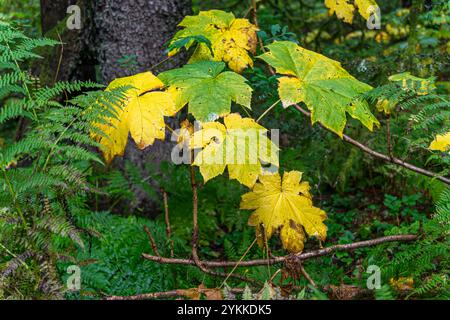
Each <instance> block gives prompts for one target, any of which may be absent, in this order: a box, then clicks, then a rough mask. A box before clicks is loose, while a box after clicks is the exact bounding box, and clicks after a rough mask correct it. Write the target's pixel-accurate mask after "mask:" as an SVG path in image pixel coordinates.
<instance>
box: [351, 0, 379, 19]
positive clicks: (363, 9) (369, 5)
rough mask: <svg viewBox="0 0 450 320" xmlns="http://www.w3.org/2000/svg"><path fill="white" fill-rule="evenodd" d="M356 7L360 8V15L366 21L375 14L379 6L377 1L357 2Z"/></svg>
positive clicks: (359, 0)
mask: <svg viewBox="0 0 450 320" xmlns="http://www.w3.org/2000/svg"><path fill="white" fill-rule="evenodd" d="M355 6H356V7H358V11H359V14H360V15H361V16H362V17H363V18H364V19H366V20H369V18H370V16H371V15H372V14H374V13H375V10H376V8H377V7H378V4H377V3H376V1H375V0H355Z"/></svg>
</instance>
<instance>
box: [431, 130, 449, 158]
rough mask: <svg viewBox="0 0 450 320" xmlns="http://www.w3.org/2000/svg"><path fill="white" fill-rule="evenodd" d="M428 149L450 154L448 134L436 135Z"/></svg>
mask: <svg viewBox="0 0 450 320" xmlns="http://www.w3.org/2000/svg"><path fill="white" fill-rule="evenodd" d="M428 149H430V150H435V151H442V152H446V151H449V153H450V132H447V133H446V134H438V135H437V136H436V138H435V139H434V140H433V142H431V144H430V146H429V147H428Z"/></svg>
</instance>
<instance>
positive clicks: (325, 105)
mask: <svg viewBox="0 0 450 320" xmlns="http://www.w3.org/2000/svg"><path fill="white" fill-rule="evenodd" d="M267 48H269V50H270V51H269V52H267V53H264V54H263V55H261V56H259V58H261V59H263V60H264V61H266V62H267V63H268V64H270V65H271V66H272V67H274V68H275V69H276V71H277V72H278V73H279V74H282V75H284V76H283V77H281V78H279V79H278V81H279V87H278V92H279V95H280V99H281V101H282V103H283V106H284V107H285V108H287V107H289V106H290V105H293V104H295V103H299V102H304V103H305V104H306V106H307V107H308V109H309V110H310V111H311V120H312V123H313V124H314V123H315V122H320V123H321V124H322V125H324V126H325V127H326V128H328V129H330V130H332V131H334V132H336V133H337V134H338V135H339V136H341V137H342V135H343V131H344V128H345V125H346V122H347V116H346V113H348V114H349V115H350V116H351V117H353V118H355V119H358V120H359V121H361V123H362V124H363V125H365V126H366V127H367V128H368V129H369V130H373V125H374V124H375V125H379V122H378V120H377V119H376V118H375V116H374V115H373V114H372V113H371V112H370V109H369V106H368V104H367V102H366V101H362V100H360V99H358V96H360V95H361V94H362V93H364V92H366V91H368V90H370V89H371V88H372V87H371V86H369V85H367V84H365V83H363V82H361V81H358V80H357V79H355V78H354V77H352V76H351V75H350V74H349V73H348V72H347V71H346V70H345V69H343V68H342V67H341V64H340V63H339V62H337V61H334V60H332V59H329V58H327V57H325V56H323V55H321V54H318V53H316V52H313V51H309V50H306V49H304V48H302V47H300V46H298V45H297V44H295V43H293V42H289V41H279V42H274V43H272V44H270V45H268V46H267Z"/></svg>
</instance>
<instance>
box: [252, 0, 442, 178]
mask: <svg viewBox="0 0 450 320" xmlns="http://www.w3.org/2000/svg"><path fill="white" fill-rule="evenodd" d="M252 1H254V0H252ZM255 9H256V7H254V10H255ZM255 15H256V13H255ZM261 50H262V52H266V51H267V50H266V49H265V48H264V46H262V47H261ZM268 69H269V72H270V73H271V74H272V75H276V72H275V70H274V69H273V68H272V67H271V66H270V65H268ZM293 106H294V107H295V108H296V109H297V110H298V111H300V112H301V113H303V114H304V115H305V116H307V117H308V118H311V113H310V112H309V111H307V110H305V109H303V108H302V107H300V106H299V105H298V104H294V105H293ZM319 125H320V126H321V127H322V128H324V129H325V130H328V131H330V132H332V133H334V134H336V133H335V132H333V131H331V130H330V129H328V128H327V127H325V126H324V125H322V124H321V123H320V122H319ZM342 139H343V140H344V141H345V142H348V143H350V144H353V145H354V146H356V147H358V148H359V149H361V150H362V151H364V152H366V153H368V154H370V155H372V156H373V157H375V158H378V159H382V160H384V161H387V162H390V163H393V164H397V165H399V166H402V167H404V168H406V169H408V170H411V171H414V172H417V173H420V174H422V175H425V176H427V177H431V178H436V179H437V180H440V181H442V182H444V183H446V184H447V185H450V179H448V178H446V177H443V176H441V175H439V174H437V173H435V172H432V171H428V170H425V169H423V168H419V167H416V166H415V165H413V164H410V163H408V162H405V161H403V160H400V159H398V158H395V157H393V156H392V155H391V156H388V155H385V154H383V153H380V152H377V151H375V150H372V149H370V148H369V147H368V146H366V145H364V144H362V143H361V142H358V141H356V140H354V139H352V138H350V137H349V136H347V135H345V134H343V135H342Z"/></svg>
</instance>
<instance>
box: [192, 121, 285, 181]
mask: <svg viewBox="0 0 450 320" xmlns="http://www.w3.org/2000/svg"><path fill="white" fill-rule="evenodd" d="M266 133H267V129H265V128H264V127H262V126H260V125H259V124H257V123H256V122H255V120H253V119H251V118H242V117H241V116H240V115H239V114H238V113H232V114H230V115H228V116H226V117H225V118H224V124H221V123H219V122H208V123H205V124H203V126H202V129H201V130H199V131H197V132H195V133H194V134H193V136H192V138H191V143H190V147H191V149H201V151H199V152H198V154H197V155H196V157H195V159H194V162H193V165H195V166H198V167H199V168H200V173H201V174H202V176H203V179H204V180H205V182H207V181H208V180H210V179H212V178H214V177H216V176H218V175H220V174H222V173H223V172H224V170H225V167H228V173H229V177H230V179H236V180H238V181H239V182H240V183H242V184H243V185H245V186H247V187H249V188H251V187H252V186H253V185H254V184H255V182H256V180H257V178H258V175H260V174H262V173H263V168H262V164H261V162H263V163H265V164H266V163H270V164H272V165H274V166H276V167H278V147H277V146H276V145H275V144H274V143H273V142H272V141H271V140H270V139H268V137H267V135H266Z"/></svg>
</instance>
